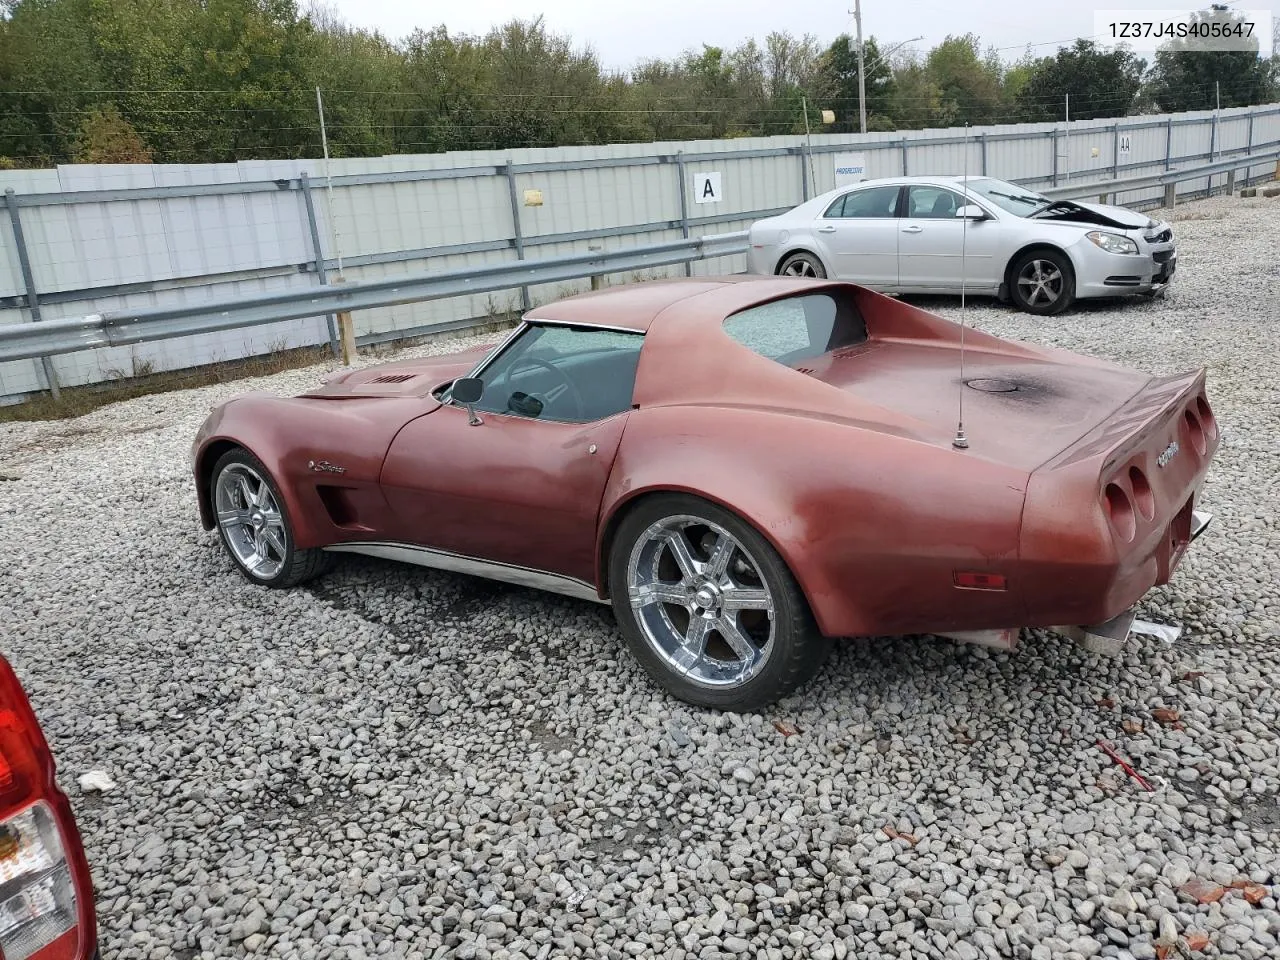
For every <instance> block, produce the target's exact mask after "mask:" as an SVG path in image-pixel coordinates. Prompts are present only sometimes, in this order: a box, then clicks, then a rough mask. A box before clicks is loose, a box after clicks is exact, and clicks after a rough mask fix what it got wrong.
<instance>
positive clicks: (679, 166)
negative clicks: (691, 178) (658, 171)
mask: <svg viewBox="0 0 1280 960" xmlns="http://www.w3.org/2000/svg"><path fill="white" fill-rule="evenodd" d="M676 176H677V177H678V178H679V180H680V235H681V236H683V237H684V238H685V239H686V240H688V239H689V184H688V183H687V182H686V178H685V170H684V151H683V150H677V151H676ZM805 199H806V200H807V199H808V197H807V196H806V197H805ZM684 275H685V276H686V277H692V276H693V264H691V263H690V262H689V261H687V260H686V261H685V264H684ZM591 283H592V286H591V289H592V290H596V289H599V288H598V287H596V285H595V278H594V277H592V279H591Z"/></svg>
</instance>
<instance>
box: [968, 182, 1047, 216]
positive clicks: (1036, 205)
mask: <svg viewBox="0 0 1280 960" xmlns="http://www.w3.org/2000/svg"><path fill="white" fill-rule="evenodd" d="M967 186H968V187H969V189H970V190H972V191H973V192H974V193H976V194H978V196H980V197H983V198H984V199H986V200H990V201H991V202H992V203H994V204H995V205H996V206H997V207H999V208H1000V209H1002V210H1007V211H1008V212H1009V213H1014V214H1017V215H1018V216H1020V217H1029V216H1031V214H1033V213H1036V212H1037V211H1039V210H1043V209H1044V208H1045V207H1047V206H1048V205H1049V204H1050V203H1051V202H1052V201H1050V200H1049V198H1048V197H1042V196H1041V195H1040V194H1038V193H1036V192H1035V191H1034V190H1028V189H1027V188H1026V187H1020V186H1018V185H1017V184H1016V183H1009V182H1008V181H1005V180H994V179H992V178H990V177H979V178H977V179H972V180H969V181H968V182H967Z"/></svg>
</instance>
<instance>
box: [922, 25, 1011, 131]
mask: <svg viewBox="0 0 1280 960" xmlns="http://www.w3.org/2000/svg"><path fill="white" fill-rule="evenodd" d="M978 44H979V40H978V37H977V35H976V34H972V33H967V34H965V35H964V36H962V37H955V36H948V37H947V38H946V39H945V40H943V41H942V43H940V44H938V45H937V46H936V47H934V48H933V49H932V50H930V51H929V55H928V57H926V58H925V70H926V72H927V73H928V75H929V79H930V80H932V81H933V82H934V84H936V85H937V89H938V91H939V94H940V97H941V101H942V102H941V110H940V116H939V117H938V118H937V122H938V123H939V124H941V125H944V126H946V125H954V124H961V123H972V124H980V123H993V122H995V121H996V120H997V119H999V115H1000V80H1001V75H1002V72H1003V70H1002V67H1001V64H1000V60H999V58H998V57H997V56H996V55H995V53H994V52H989V53H987V54H986V55H983V54H982V53H981V52H980V51H979V48H978Z"/></svg>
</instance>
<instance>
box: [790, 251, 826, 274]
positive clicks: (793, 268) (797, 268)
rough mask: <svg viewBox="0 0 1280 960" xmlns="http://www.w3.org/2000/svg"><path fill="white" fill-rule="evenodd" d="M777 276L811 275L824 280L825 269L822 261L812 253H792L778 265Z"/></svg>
mask: <svg viewBox="0 0 1280 960" xmlns="http://www.w3.org/2000/svg"><path fill="white" fill-rule="evenodd" d="M778 276H780V277H812V278H813V279H815V280H825V279H826V276H827V270H826V268H825V267H824V266H823V265H822V261H821V260H819V259H818V258H817V257H815V256H814V255H813V254H812V253H805V252H803V251H801V252H800V253H793V254H791V255H790V256H788V257H787V258H786V259H785V260H783V261H782V263H781V265H780V266H779V267H778Z"/></svg>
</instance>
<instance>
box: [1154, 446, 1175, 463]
mask: <svg viewBox="0 0 1280 960" xmlns="http://www.w3.org/2000/svg"><path fill="white" fill-rule="evenodd" d="M1177 455H1178V441H1177V440H1175V441H1173V443H1171V444H1169V445H1168V446H1167V447H1165V448H1164V452H1163V453H1162V454H1160V456H1158V457H1156V466H1158V467H1163V466H1167V465H1168V463H1169V461H1170V460H1172V459H1173V458H1174V457H1176V456H1177Z"/></svg>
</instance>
